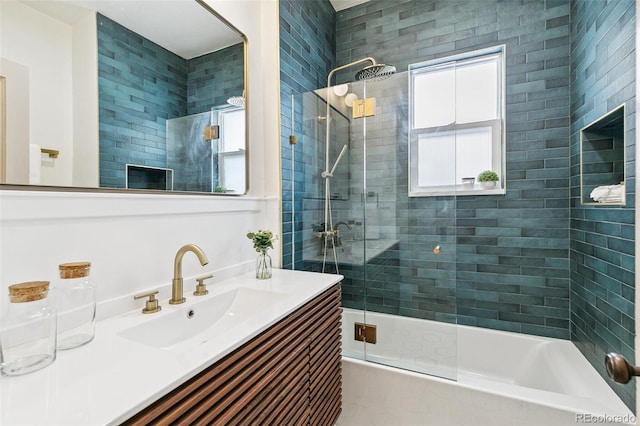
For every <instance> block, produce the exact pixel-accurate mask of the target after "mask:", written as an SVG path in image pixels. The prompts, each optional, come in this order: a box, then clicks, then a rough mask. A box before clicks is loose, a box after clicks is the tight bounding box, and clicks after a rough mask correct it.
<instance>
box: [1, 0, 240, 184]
mask: <svg viewBox="0 0 640 426" xmlns="http://www.w3.org/2000/svg"><path fill="white" fill-rule="evenodd" d="M0 8H1V10H0V12H1V13H0V19H1V21H0V99H1V102H0V125H1V126H2V128H1V129H0V137H1V138H2V140H1V141H0V182H1V183H3V184H4V185H5V186H4V188H9V189H10V188H17V189H25V188H30V187H35V188H37V189H46V187H56V188H59V187H67V188H71V187H73V188H109V189H118V190H127V189H136V190H141V189H142V190H151V191H164V192H169V191H171V192H172V193H175V192H183V191H188V192H199V193H217V194H233V195H237V194H243V193H245V192H246V188H247V179H246V176H247V167H246V161H247V157H246V151H247V147H248V144H247V138H246V128H247V119H246V117H247V114H246V108H245V102H244V101H245V98H246V94H247V87H246V75H247V72H246V64H247V61H246V37H245V36H244V35H243V34H241V33H240V32H239V31H237V30H236V29H235V28H233V27H232V26H231V25H230V24H229V23H228V22H226V21H225V20H224V18H222V17H220V16H219V15H218V14H216V12H215V11H213V10H212V9H211V8H210V7H209V6H208V5H206V4H205V3H201V2H200V1H196V0H177V1H153V2H150V1H148V0H146V1H145V0H139V1H138V0H131V1H126V2H114V1H110V0H96V1H91V2H87V1H84V0H56V1H51V0H3V1H2V2H0Z"/></svg>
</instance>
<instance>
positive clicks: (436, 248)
mask: <svg viewBox="0 0 640 426" xmlns="http://www.w3.org/2000/svg"><path fill="white" fill-rule="evenodd" d="M433 254H440V246H435V247H434V249H433Z"/></svg>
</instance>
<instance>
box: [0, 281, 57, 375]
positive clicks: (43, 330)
mask: <svg viewBox="0 0 640 426" xmlns="http://www.w3.org/2000/svg"><path fill="white" fill-rule="evenodd" d="M48 293H49V281H29V282H24V283H20V284H14V285H10V286H9V304H8V306H7V309H6V310H5V312H3V315H2V318H0V374H2V375H3V376H18V375H21V374H26V373H30V372H32V371H36V370H39V369H41V368H43V367H46V366H47V365H49V364H51V363H52V362H53V361H55V359H56V310H55V307H54V305H53V303H52V302H51V300H50V298H48V297H47V295H48Z"/></svg>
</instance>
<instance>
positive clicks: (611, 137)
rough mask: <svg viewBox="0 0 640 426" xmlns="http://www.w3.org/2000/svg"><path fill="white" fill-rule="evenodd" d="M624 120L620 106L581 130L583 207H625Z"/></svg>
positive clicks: (623, 109) (581, 193) (623, 111)
mask: <svg viewBox="0 0 640 426" xmlns="http://www.w3.org/2000/svg"><path fill="white" fill-rule="evenodd" d="M624 119H625V107H624V105H620V106H619V107H617V108H615V109H614V110H612V111H610V112H608V113H607V114H605V115H603V116H602V117H600V118H598V119H597V120H596V121H594V122H592V123H591V124H589V125H587V126H586V127H583V128H582V129H581V130H580V201H581V204H582V205H596V206H600V205H609V206H610V205H617V206H623V205H625V202H626V188H625V182H624V180H625V141H624V139H625V138H624Z"/></svg>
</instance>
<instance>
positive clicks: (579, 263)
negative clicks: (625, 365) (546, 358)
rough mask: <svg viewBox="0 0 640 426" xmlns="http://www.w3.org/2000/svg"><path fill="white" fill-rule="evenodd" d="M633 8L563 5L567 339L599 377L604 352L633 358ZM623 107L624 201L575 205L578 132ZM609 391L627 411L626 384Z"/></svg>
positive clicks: (631, 393) (582, 1)
mask: <svg viewBox="0 0 640 426" xmlns="http://www.w3.org/2000/svg"><path fill="white" fill-rule="evenodd" d="M635 8H636V4H635V2H634V1H631V0H621V1H615V2H594V1H586V0H578V1H573V2H572V3H571V18H572V21H571V69H572V72H571V85H570V87H571V228H570V241H571V339H572V340H573V341H574V342H575V343H576V346H577V347H578V348H579V349H580V351H582V353H583V354H584V355H585V356H586V357H587V359H588V360H589V361H590V362H591V364H593V365H594V367H595V368H596V369H597V370H598V371H599V372H600V374H601V375H602V376H604V377H606V371H605V368H604V363H603V361H602V360H603V359H604V356H605V354H606V353H607V352H617V353H620V354H622V355H624V356H625V357H626V358H627V359H628V360H629V361H630V362H633V361H631V360H634V359H635V353H634V345H635V342H634V336H635V329H636V326H635V319H634V316H635V315H634V310H635V302H634V301H635V285H634V283H635V255H636V253H635V248H634V246H635V224H634V216H635V202H636V197H635V179H636V176H635V168H636V165H635V156H636V152H635V132H636V128H635V114H636V111H635V105H636V100H635V97H636V93H635V85H636V81H635V75H636V64H635V61H636V54H635V43H636V39H635V37H636V36H635V33H636V30H635V18H636V10H635ZM623 103H624V104H625V106H626V114H627V117H626V118H625V145H626V152H625V156H626V166H625V172H626V178H625V187H626V194H627V200H626V202H627V204H626V206H624V207H603V206H595V207H594V206H582V205H581V204H580V176H579V174H578V171H579V155H580V129H581V128H583V127H585V126H587V125H588V124H589V123H591V122H592V121H594V120H596V119H598V118H599V117H600V116H602V115H604V114H605V113H607V112H609V111H611V110H613V109H615V108H616V107H617V106H619V105H621V104H623ZM636 362H637V361H636ZM614 390H615V391H616V392H617V393H618V395H620V397H621V398H622V399H623V400H624V401H625V402H626V403H627V405H628V406H629V407H634V406H635V387H634V386H617V385H616V386H614Z"/></svg>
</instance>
